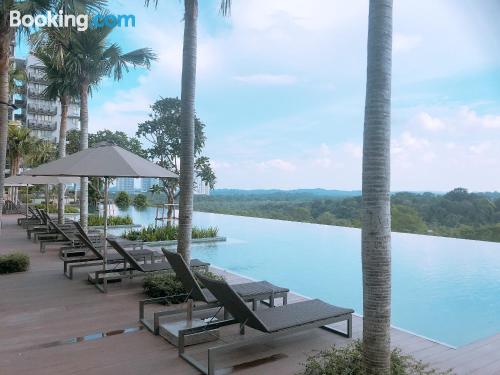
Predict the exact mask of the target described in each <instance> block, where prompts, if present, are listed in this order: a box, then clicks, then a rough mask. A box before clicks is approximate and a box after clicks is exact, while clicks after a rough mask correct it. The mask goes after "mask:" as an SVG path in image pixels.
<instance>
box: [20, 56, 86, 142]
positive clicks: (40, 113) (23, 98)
mask: <svg viewBox="0 0 500 375" xmlns="http://www.w3.org/2000/svg"><path fill="white" fill-rule="evenodd" d="M15 64H16V67H18V68H21V69H24V70H25V72H26V85H25V86H26V87H23V89H22V92H21V94H19V95H17V97H16V100H15V104H16V105H17V106H18V107H19V108H20V110H19V111H16V113H15V115H14V118H15V120H18V121H20V122H21V123H22V124H23V126H25V127H28V128H29V129H31V131H32V134H33V135H34V136H36V137H38V138H41V139H46V140H49V141H51V142H54V143H56V142H58V140H59V128H60V126H61V103H60V102H59V100H47V99H45V97H44V96H43V91H44V90H45V89H46V88H47V81H46V80H45V79H44V72H43V68H44V67H43V64H42V63H41V62H40V61H39V60H38V59H37V58H36V57H34V56H33V55H29V56H28V58H27V59H26V60H24V59H15ZM79 128H80V105H79V103H78V102H77V101H73V102H72V103H70V105H69V108H68V127H67V130H73V129H79Z"/></svg>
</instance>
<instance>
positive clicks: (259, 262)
mask: <svg viewBox="0 0 500 375" xmlns="http://www.w3.org/2000/svg"><path fill="white" fill-rule="evenodd" d="M127 213H128V214H130V215H131V216H132V217H133V219H134V222H135V223H138V224H150V223H153V222H154V215H155V209H154V208H148V209H146V210H142V211H136V210H135V209H133V208H130V209H129V210H128V211H127ZM193 220H194V225H197V226H200V227H206V226H216V227H218V228H219V234H220V235H222V236H226V237H227V238H228V240H227V242H224V243H217V244H210V245H195V246H193V250H192V256H193V257H196V258H199V259H201V260H204V261H207V262H210V263H211V264H213V265H215V266H218V267H221V268H225V269H227V270H229V271H233V272H236V273H239V274H242V275H244V276H248V277H251V278H255V279H265V280H268V281H270V282H272V283H275V284H277V285H280V286H285V287H288V288H290V289H291V290H292V291H294V292H297V293H299V294H303V295H306V296H308V297H312V298H320V299H323V300H324V301H327V302H330V303H332V304H336V305H339V306H344V307H352V308H353V309H354V310H355V311H356V312H357V313H359V314H362V311H363V309H362V285H361V232H360V230H359V229H354V228H343V227H334V226H327V225H319V224H307V223H296V222H288V221H280V220H269V219H259V218H249V217H241V216H229V215H219V214H209V213H195V215H194V219H193ZM392 259H393V261H392V270H393V281H392V296H393V300H392V324H393V325H394V326H396V327H399V328H402V329H405V330H407V331H410V332H413V333H416V334H418V335H421V336H425V337H428V338H430V339H433V340H436V341H439V342H442V343H446V344H448V345H451V346H462V345H465V344H467V343H470V342H472V341H475V340H479V339H481V338H484V337H487V336H491V335H494V334H496V333H499V332H500V244H497V243H490V242H482V241H469V240H459V239H451V238H443V237H432V236H422V235H413V234H402V233H393V238H392Z"/></svg>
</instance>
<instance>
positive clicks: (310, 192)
mask: <svg viewBox="0 0 500 375" xmlns="http://www.w3.org/2000/svg"><path fill="white" fill-rule="evenodd" d="M210 195H212V196H242V197H250V196H254V197H257V196H260V197H264V196H275V195H281V196H283V195H287V196H294V197H299V196H302V197H306V196H308V197H316V198H317V197H324V198H349V197H357V196H360V195H361V191H360V190H327V189H295V190H280V189H250V190H244V189H215V190H213V191H211V192H210Z"/></svg>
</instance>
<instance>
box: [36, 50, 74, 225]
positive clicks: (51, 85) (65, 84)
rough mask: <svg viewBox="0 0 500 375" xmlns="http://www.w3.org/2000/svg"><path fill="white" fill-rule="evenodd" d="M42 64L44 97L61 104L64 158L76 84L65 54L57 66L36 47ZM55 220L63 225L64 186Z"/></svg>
mask: <svg viewBox="0 0 500 375" xmlns="http://www.w3.org/2000/svg"><path fill="white" fill-rule="evenodd" d="M33 55H34V56H35V57H37V58H38V59H39V60H40V62H41V63H42V64H43V67H44V68H43V70H44V74H45V78H46V80H47V82H48V86H47V88H46V89H45V90H44V92H43V94H44V96H45V97H46V98H47V99H49V100H55V99H59V102H60V103H61V124H60V127H59V144H58V157H59V158H64V157H65V156H66V131H67V123H68V107H69V104H70V102H71V100H73V99H75V98H77V97H78V83H77V82H76V81H75V79H74V76H73V75H72V74H71V72H69V71H68V70H67V64H64V59H65V56H67V54H63V55H62V56H63V57H62V60H63V64H57V63H56V62H55V61H54V59H53V58H52V56H53V51H51V50H50V49H48V48H47V46H45V47H44V46H42V45H38V47H37V48H36V49H35V50H34V51H33ZM57 218H58V221H59V223H60V224H62V223H64V184H59V186H58V191H57Z"/></svg>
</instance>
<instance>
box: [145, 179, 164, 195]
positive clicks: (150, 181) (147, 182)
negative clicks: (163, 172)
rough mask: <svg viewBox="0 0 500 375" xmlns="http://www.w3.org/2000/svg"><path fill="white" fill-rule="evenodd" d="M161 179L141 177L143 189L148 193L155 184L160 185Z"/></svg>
mask: <svg viewBox="0 0 500 375" xmlns="http://www.w3.org/2000/svg"><path fill="white" fill-rule="evenodd" d="M159 184H160V180H159V179H158V178H142V179H141V191H142V192H145V193H147V192H148V191H149V189H151V187H152V186H153V185H159Z"/></svg>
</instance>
